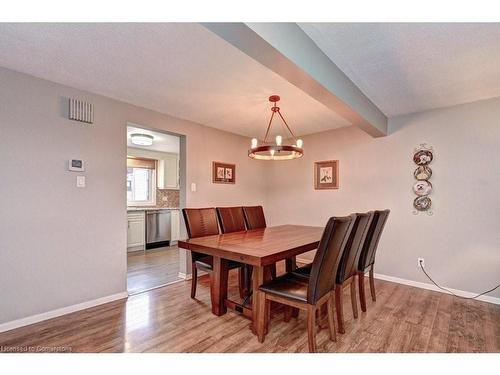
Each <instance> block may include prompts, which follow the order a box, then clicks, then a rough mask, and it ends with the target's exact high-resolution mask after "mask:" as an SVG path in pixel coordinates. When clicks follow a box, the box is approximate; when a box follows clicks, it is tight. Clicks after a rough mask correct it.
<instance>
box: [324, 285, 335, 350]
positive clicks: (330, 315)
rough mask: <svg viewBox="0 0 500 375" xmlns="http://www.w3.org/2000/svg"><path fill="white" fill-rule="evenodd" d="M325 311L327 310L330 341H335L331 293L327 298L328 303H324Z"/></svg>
mask: <svg viewBox="0 0 500 375" xmlns="http://www.w3.org/2000/svg"><path fill="white" fill-rule="evenodd" d="M326 309H327V310H328V328H329V329H330V340H332V341H337V332H336V329H335V328H336V327H335V319H334V317H333V293H330V297H328V301H327V302H326Z"/></svg>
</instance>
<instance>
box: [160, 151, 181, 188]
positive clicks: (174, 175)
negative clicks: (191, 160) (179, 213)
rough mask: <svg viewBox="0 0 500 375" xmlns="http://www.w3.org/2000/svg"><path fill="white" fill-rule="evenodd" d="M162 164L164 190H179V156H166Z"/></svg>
mask: <svg viewBox="0 0 500 375" xmlns="http://www.w3.org/2000/svg"><path fill="white" fill-rule="evenodd" d="M163 162H164V188H165V189H179V156H178V155H174V154H166V155H165V158H164V159H163Z"/></svg>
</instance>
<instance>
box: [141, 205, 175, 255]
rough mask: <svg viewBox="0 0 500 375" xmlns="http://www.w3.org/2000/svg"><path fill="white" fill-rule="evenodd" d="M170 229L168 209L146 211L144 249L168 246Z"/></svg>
mask: <svg viewBox="0 0 500 375" xmlns="http://www.w3.org/2000/svg"><path fill="white" fill-rule="evenodd" d="M171 230H172V229H171V218H170V210H149V211H146V249H153V248H155V247H162V246H169V245H170V239H171Z"/></svg>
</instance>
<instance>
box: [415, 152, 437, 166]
mask: <svg viewBox="0 0 500 375" xmlns="http://www.w3.org/2000/svg"><path fill="white" fill-rule="evenodd" d="M432 159H433V155H432V151H430V150H419V151H417V152H416V153H415V154H414V155H413V161H414V162H415V164H417V165H427V164H429V163H430V162H431V161H432Z"/></svg>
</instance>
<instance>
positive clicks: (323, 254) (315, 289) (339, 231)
mask: <svg viewBox="0 0 500 375" xmlns="http://www.w3.org/2000/svg"><path fill="white" fill-rule="evenodd" d="M354 219H355V217H354V215H351V216H346V217H331V218H330V219H329V220H328V223H327V224H326V227H325V230H324V231H323V236H322V237H321V241H320V242H319V245H318V250H317V251H316V255H315V256H314V260H313V263H312V268H311V274H310V277H309V286H308V290H307V303H309V304H315V303H316V302H317V301H318V300H319V299H320V298H321V297H323V296H324V295H325V294H326V293H329V292H330V291H331V290H332V288H333V286H334V284H335V275H336V274H337V269H338V266H339V264H340V258H341V256H342V253H343V252H344V249H345V247H346V246H347V244H348V241H349V235H350V234H351V231H352V228H353V226H354Z"/></svg>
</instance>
